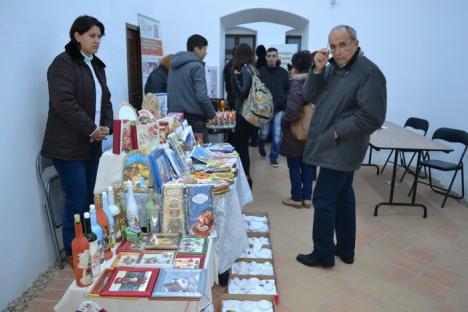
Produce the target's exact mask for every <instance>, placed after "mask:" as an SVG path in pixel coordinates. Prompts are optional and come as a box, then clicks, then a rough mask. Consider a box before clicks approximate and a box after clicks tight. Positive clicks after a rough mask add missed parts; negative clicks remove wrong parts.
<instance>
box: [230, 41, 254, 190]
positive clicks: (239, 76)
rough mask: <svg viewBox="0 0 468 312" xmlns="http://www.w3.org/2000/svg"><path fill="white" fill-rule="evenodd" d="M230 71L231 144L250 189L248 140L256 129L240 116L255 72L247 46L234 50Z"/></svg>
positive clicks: (242, 45) (243, 44)
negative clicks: (233, 114) (233, 115)
mask: <svg viewBox="0 0 468 312" xmlns="http://www.w3.org/2000/svg"><path fill="white" fill-rule="evenodd" d="M231 70H232V76H231V77H232V78H231V83H232V85H233V90H234V95H235V99H236V100H235V109H236V127H235V129H234V133H233V138H232V141H233V142H232V143H233V145H234V147H235V148H236V151H237V152H238V153H239V158H240V160H241V162H242V167H244V172H245V175H246V176H247V180H248V181H249V185H250V187H251V188H252V178H251V177H250V155H249V138H250V133H252V131H253V130H254V129H255V128H256V127H254V126H253V125H251V124H250V123H249V122H248V121H247V120H245V118H244V117H243V116H242V107H243V106H244V101H245V100H246V99H247V98H248V96H249V92H250V88H251V86H252V82H253V75H254V71H256V68H255V66H254V58H253V52H252V49H251V48H250V46H249V45H248V44H245V43H242V44H240V45H239V46H238V47H237V48H236V51H235V52H234V58H233V63H232V69H231ZM255 73H257V72H255ZM257 74H258V73H257Z"/></svg>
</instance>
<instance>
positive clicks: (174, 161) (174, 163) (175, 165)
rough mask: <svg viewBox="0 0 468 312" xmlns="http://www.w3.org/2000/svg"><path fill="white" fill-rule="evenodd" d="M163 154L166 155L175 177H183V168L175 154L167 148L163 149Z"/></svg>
mask: <svg viewBox="0 0 468 312" xmlns="http://www.w3.org/2000/svg"><path fill="white" fill-rule="evenodd" d="M164 152H165V153H166V156H167V158H168V159H169V162H170V163H171V167H172V169H173V170H174V173H175V174H176V175H177V177H182V176H183V175H184V171H185V168H184V165H183V164H182V163H181V162H180V159H179V157H178V156H177V153H176V152H175V151H174V150H172V149H170V148H168V147H166V148H164Z"/></svg>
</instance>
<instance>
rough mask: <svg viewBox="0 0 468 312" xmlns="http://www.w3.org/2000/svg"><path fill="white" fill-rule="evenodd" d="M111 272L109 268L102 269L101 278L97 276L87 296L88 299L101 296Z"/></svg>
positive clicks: (112, 270)
mask: <svg viewBox="0 0 468 312" xmlns="http://www.w3.org/2000/svg"><path fill="white" fill-rule="evenodd" d="M113 272H114V269H109V268H107V269H104V271H103V272H102V273H101V276H99V278H98V279H97V280H96V281H95V282H94V284H93V286H92V287H91V290H90V291H89V293H88V294H87V297H88V298H95V297H99V296H100V295H101V292H102V291H103V290H104V287H105V286H106V284H107V282H108V281H109V278H110V277H111V275H112V273H113Z"/></svg>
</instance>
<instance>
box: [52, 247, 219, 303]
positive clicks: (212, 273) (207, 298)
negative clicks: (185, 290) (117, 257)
mask: <svg viewBox="0 0 468 312" xmlns="http://www.w3.org/2000/svg"><path fill="white" fill-rule="evenodd" d="M113 259H114V258H112V259H110V260H108V261H106V262H105V263H104V264H103V266H101V267H102V268H104V267H110V265H111V264H112V261H113ZM214 260H215V259H214V242H213V240H212V239H210V240H209V244H208V249H207V253H206V261H205V265H204V266H205V269H206V270H207V275H206V284H205V294H204V296H203V298H201V300H199V301H184V300H179V301H161V300H149V299H147V298H139V299H115V298H106V297H98V298H91V299H87V298H86V294H87V293H88V291H89V290H90V288H91V286H89V287H84V288H80V287H77V286H76V283H75V281H73V282H72V283H71V284H70V286H69V287H68V289H67V291H66V292H65V294H64V295H63V297H62V299H61V300H60V302H59V303H57V305H56V306H55V307H54V310H55V311H64V312H73V311H76V310H77V309H78V308H79V306H80V305H81V303H83V302H84V301H87V300H90V301H94V302H96V303H97V304H98V305H99V306H101V307H102V308H103V309H105V310H106V311H108V312H114V311H165V312H180V311H201V310H202V309H203V308H205V307H206V306H207V305H209V304H210V303H211V302H212V295H211V287H213V284H214V282H215V279H217V273H216V269H215V261H214Z"/></svg>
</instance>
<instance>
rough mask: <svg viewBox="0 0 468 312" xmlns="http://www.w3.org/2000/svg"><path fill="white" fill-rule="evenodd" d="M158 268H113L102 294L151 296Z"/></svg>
mask: <svg viewBox="0 0 468 312" xmlns="http://www.w3.org/2000/svg"><path fill="white" fill-rule="evenodd" d="M158 274H159V269H154V268H136V267H133V268H115V269H114V272H113V274H112V275H111V277H110V278H109V280H108V282H107V284H106V286H105V287H104V290H103V291H102V292H101V295H102V296H112V297H138V298H146V297H149V296H151V293H152V290H153V288H154V285H155V282H156V279H157V278H158Z"/></svg>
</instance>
